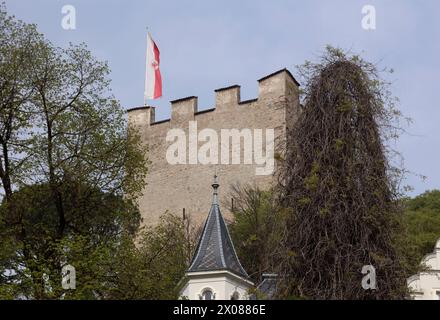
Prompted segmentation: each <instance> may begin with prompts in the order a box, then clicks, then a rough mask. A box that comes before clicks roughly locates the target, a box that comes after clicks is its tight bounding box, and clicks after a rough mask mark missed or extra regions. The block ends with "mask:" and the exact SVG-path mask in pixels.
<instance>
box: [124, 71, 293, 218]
mask: <svg viewBox="0 0 440 320" xmlns="http://www.w3.org/2000/svg"><path fill="white" fill-rule="evenodd" d="M258 86H259V93H258V98H256V99H252V100H248V101H240V87H239V86H237V85H235V86H230V87H227V88H222V89H217V90H215V108H213V109H209V110H203V111H200V112H198V111H197V97H187V98H183V99H179V100H175V101H171V119H169V120H164V121H160V122H155V117H154V108H153V107H148V106H147V107H140V108H133V109H130V110H128V118H129V123H130V125H135V126H137V127H138V128H139V129H140V131H141V134H142V137H143V140H144V142H145V143H146V144H148V147H149V154H148V158H149V160H150V161H151V165H150V168H149V173H148V175H147V181H146V182H147V185H146V187H145V189H144V192H143V196H142V197H140V199H138V201H139V207H140V210H141V213H142V217H143V220H144V223H145V224H148V225H151V224H155V223H157V222H158V220H159V217H160V216H161V215H162V214H163V213H164V212H165V211H166V210H168V211H170V212H172V213H175V214H178V215H182V212H183V209H184V208H185V214H186V216H190V219H191V221H192V222H194V223H196V224H200V223H203V221H204V220H205V218H206V216H207V214H208V210H209V208H210V203H211V196H212V188H211V183H212V177H213V175H214V172H215V170H216V171H217V174H218V176H219V183H220V188H219V196H220V203H221V204H222V206H221V207H222V213H223V214H224V215H225V218H231V216H230V213H229V212H228V210H227V208H228V207H229V204H230V202H231V193H230V187H231V185H233V184H236V183H239V184H241V185H246V184H252V185H257V186H259V187H260V188H263V189H266V188H269V187H270V186H271V185H272V183H273V180H274V179H273V175H267V176H265V175H260V176H257V175H256V174H255V167H256V165H255V164H243V154H241V161H240V163H241V164H229V165H225V164H224V165H222V164H217V165H213V164H209V165H202V164H175V165H171V164H169V163H168V162H167V160H166V152H167V148H168V147H169V146H170V145H171V144H172V142H167V141H166V136H167V132H168V131H169V130H170V129H173V128H181V129H183V130H184V131H185V132H186V133H188V127H189V121H197V130H198V131H199V132H200V130H202V129H204V128H211V129H214V130H216V131H217V133H218V135H219V141H220V130H221V129H232V128H236V129H239V130H241V129H243V128H249V129H263V133H264V132H265V129H268V128H272V129H275V138H276V145H278V146H280V145H282V144H283V143H284V139H285V135H286V130H287V131H288V130H289V128H290V127H291V124H292V123H293V122H294V121H296V119H297V114H298V112H299V98H298V86H299V84H298V83H297V81H296V80H295V79H294V78H293V76H292V75H291V74H290V72H289V71H288V70H286V69H283V70H280V71H277V72H275V73H273V74H271V75H268V76H266V77H264V78H261V79H260V80H258ZM286 122H287V123H286ZM263 136H264V134H263ZM202 144H203V142H199V144H198V146H199V147H200V146H201V145H202ZM263 145H265V143H264V140H263ZM188 147H189V145H188V143H187V148H188ZM230 149H232V147H231V146H230ZM241 151H242V150H241ZM219 159H220V150H219Z"/></svg>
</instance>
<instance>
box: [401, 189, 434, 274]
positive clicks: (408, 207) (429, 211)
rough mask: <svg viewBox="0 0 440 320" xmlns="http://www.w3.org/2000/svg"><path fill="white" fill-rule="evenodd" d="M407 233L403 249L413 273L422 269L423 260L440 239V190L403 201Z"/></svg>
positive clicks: (403, 241) (403, 240)
mask: <svg viewBox="0 0 440 320" xmlns="http://www.w3.org/2000/svg"><path fill="white" fill-rule="evenodd" d="M403 205H404V208H405V215H404V222H405V227H406V229H407V232H406V233H405V237H404V239H402V243H403V245H402V249H403V251H404V254H405V255H406V256H407V259H408V264H409V268H411V270H412V273H416V272H418V271H419V269H420V262H421V260H422V258H423V257H424V256H425V255H427V254H428V253H431V252H432V250H433V249H434V245H435V243H436V241H437V240H438V239H439V238H440V190H432V191H426V192H424V193H423V194H421V195H418V196H416V197H415V198H407V199H405V200H404V201H403Z"/></svg>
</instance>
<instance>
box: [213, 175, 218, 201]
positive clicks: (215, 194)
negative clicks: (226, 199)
mask: <svg viewBox="0 0 440 320" xmlns="http://www.w3.org/2000/svg"><path fill="white" fill-rule="evenodd" d="M219 186H220V185H219V184H218V176H217V173H216V174H215V175H214V182H213V184H212V188H213V189H214V191H213V193H212V204H216V205H218V187H219Z"/></svg>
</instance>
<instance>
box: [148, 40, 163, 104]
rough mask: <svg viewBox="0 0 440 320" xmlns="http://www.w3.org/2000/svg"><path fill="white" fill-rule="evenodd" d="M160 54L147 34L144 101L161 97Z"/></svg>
mask: <svg viewBox="0 0 440 320" xmlns="http://www.w3.org/2000/svg"><path fill="white" fill-rule="evenodd" d="M159 55H160V52H159V48H158V47H157V45H156V43H155V42H154V41H153V38H152V37H151V34H150V33H149V32H148V34H147V65H146V72H145V95H144V97H145V100H147V99H157V98H160V97H161V96H162V76H161V75H160V69H159V64H160V58H159Z"/></svg>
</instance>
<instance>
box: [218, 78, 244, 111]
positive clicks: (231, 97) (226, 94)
mask: <svg viewBox="0 0 440 320" xmlns="http://www.w3.org/2000/svg"><path fill="white" fill-rule="evenodd" d="M214 92H215V107H216V109H221V108H222V106H223V105H227V104H232V105H237V104H238V103H239V102H240V86H239V85H236V84H235V85H233V86H229V87H225V88H220V89H216V90H214Z"/></svg>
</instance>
